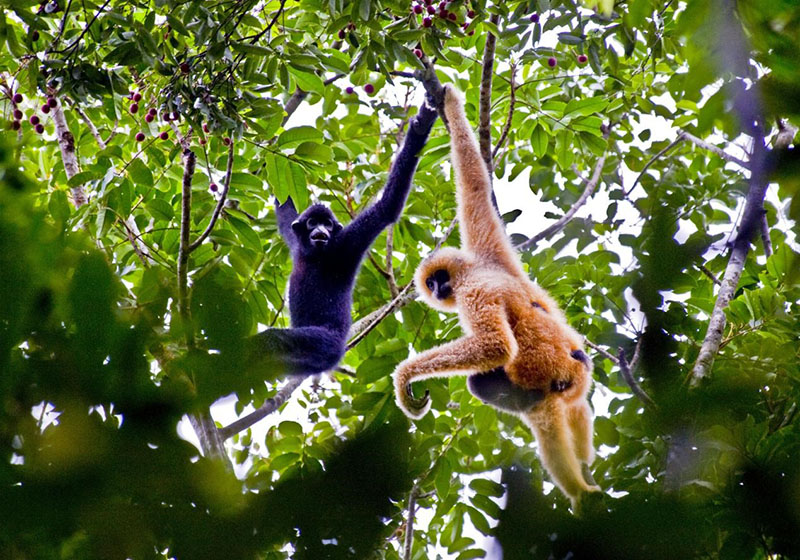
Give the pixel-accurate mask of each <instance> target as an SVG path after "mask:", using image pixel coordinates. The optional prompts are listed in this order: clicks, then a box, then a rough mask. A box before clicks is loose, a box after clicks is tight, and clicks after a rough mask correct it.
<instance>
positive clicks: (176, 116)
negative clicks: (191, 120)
mask: <svg viewBox="0 0 800 560" xmlns="http://www.w3.org/2000/svg"><path fill="white" fill-rule="evenodd" d="M172 120H173V121H179V120H181V115H180V113H178V112H177V111H174V112H173V113H172Z"/></svg>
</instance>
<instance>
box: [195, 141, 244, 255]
mask: <svg viewBox="0 0 800 560" xmlns="http://www.w3.org/2000/svg"><path fill="white" fill-rule="evenodd" d="M232 173H233V142H231V144H230V146H228V167H227V169H226V170H225V180H224V181H223V183H222V193H221V194H220V196H219V200H218V201H217V206H216V208H214V213H213V214H211V220H210V221H209V222H208V226H207V227H206V229H205V231H204V232H203V233H201V234H200V237H198V238H197V239H196V240H195V241H194V243H192V244H191V245H189V248H188V252H189V253H191V252H192V251H194V250H195V249H197V248H198V247H199V246H200V245H201V244H202V243H203V241H205V240H206V238H207V237H208V236H209V235H211V232H212V230H213V229H214V225H215V224H216V223H217V219H218V218H219V215H220V213H221V212H222V209H223V208H224V207H225V200H226V199H227V197H228V190H229V189H230V186H231V175H232Z"/></svg>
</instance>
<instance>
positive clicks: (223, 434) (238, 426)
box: [218, 375, 306, 441]
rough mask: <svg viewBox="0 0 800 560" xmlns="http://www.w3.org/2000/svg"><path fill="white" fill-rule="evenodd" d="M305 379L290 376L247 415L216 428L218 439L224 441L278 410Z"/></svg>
mask: <svg viewBox="0 0 800 560" xmlns="http://www.w3.org/2000/svg"><path fill="white" fill-rule="evenodd" d="M305 379H306V378H305V377H303V376H300V375H295V376H292V377H290V378H289V380H288V381H287V382H286V384H285V385H284V386H283V387H281V388H280V389H279V390H278V392H277V393H276V394H275V396H274V397H272V398H271V399H267V400H265V401H264V403H263V404H262V405H261V406H259V407H258V408H257V409H255V410H254V411H253V412H251V413H250V414H248V415H247V416H242V417H241V418H239V419H238V420H236V421H234V422H231V423H230V424H228V425H227V426H225V427H224V428H220V429H219V430H218V431H219V436H220V439H222V440H223V441H224V440H226V439H228V438H229V437H231V436H233V435H236V434H238V433H239V432H242V431H244V430H246V429H247V428H249V427H250V426H252V425H253V424H255V423H256V422H258V421H259V420H261V419H262V418H265V417H266V416H268V415H270V414H272V413H273V412H275V411H276V410H278V409H279V408H280V407H281V406H283V403H285V402H286V401H287V400H289V397H290V396H291V395H292V393H294V391H295V389H297V388H298V387H299V386H300V385H301V384H302V383H303V381H305Z"/></svg>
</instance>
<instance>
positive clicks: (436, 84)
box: [414, 64, 444, 118]
mask: <svg viewBox="0 0 800 560" xmlns="http://www.w3.org/2000/svg"><path fill="white" fill-rule="evenodd" d="M414 75H415V76H416V78H417V79H418V80H419V81H420V82H422V85H423V87H424V88H425V92H426V93H427V95H426V96H425V99H426V101H427V102H428V103H430V104H431V105H432V106H433V107H436V110H437V111H439V114H440V115H441V116H442V118H444V88H443V87H442V84H441V82H440V81H439V78H438V77H437V76H436V71H435V70H434V69H433V65H432V64H428V65H426V66H425V69H424V70H417V71H416V72H414Z"/></svg>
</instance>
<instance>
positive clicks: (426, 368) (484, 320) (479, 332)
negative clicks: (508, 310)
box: [394, 297, 517, 419]
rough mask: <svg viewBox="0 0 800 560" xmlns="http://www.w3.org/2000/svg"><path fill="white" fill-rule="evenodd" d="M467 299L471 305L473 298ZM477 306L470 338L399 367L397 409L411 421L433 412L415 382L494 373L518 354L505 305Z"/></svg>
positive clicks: (396, 378)
mask: <svg viewBox="0 0 800 560" xmlns="http://www.w3.org/2000/svg"><path fill="white" fill-rule="evenodd" d="M465 299H467V300H468V301H469V300H470V299H472V298H469V297H467V298H465ZM472 301H475V299H473V300H472ZM476 303H477V305H473V306H471V307H472V309H470V310H469V313H470V316H471V317H473V318H474V324H475V328H474V329H473V332H472V334H471V335H470V336H465V337H462V338H459V339H458V340H454V341H452V342H448V343H446V344H442V345H441V346H437V347H436V348H432V349H430V350H426V351H425V352H422V353H421V354H418V355H417V356H414V357H413V358H409V359H408V360H406V361H404V362H403V363H401V364H400V365H399V366H398V367H397V370H396V371H395V374H394V386H395V397H396V399H397V405H398V406H399V407H400V409H401V410H403V411H404V412H405V413H406V415H408V416H409V417H411V418H414V419H417V418H422V417H423V416H425V414H426V413H427V412H428V410H429V409H430V398H429V396H428V393H427V392H426V393H425V396H424V397H422V398H420V399H417V398H415V397H414V395H413V393H412V392H411V383H413V382H414V381H417V380H421V379H425V378H428V377H439V376H446V375H459V374H461V375H463V374H464V373H472V372H475V371H486V370H490V369H494V368H496V367H498V366H502V365H503V364H505V363H507V362H508V361H509V359H510V358H511V356H513V355H514V354H515V353H516V352H517V343H516V341H515V340H514V333H513V332H512V330H511V327H510V326H509V325H508V322H507V321H506V320H505V314H504V309H503V307H502V305H501V304H499V303H497V304H491V303H485V302H480V301H479V302H476ZM481 303H483V305H480V304H481Z"/></svg>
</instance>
